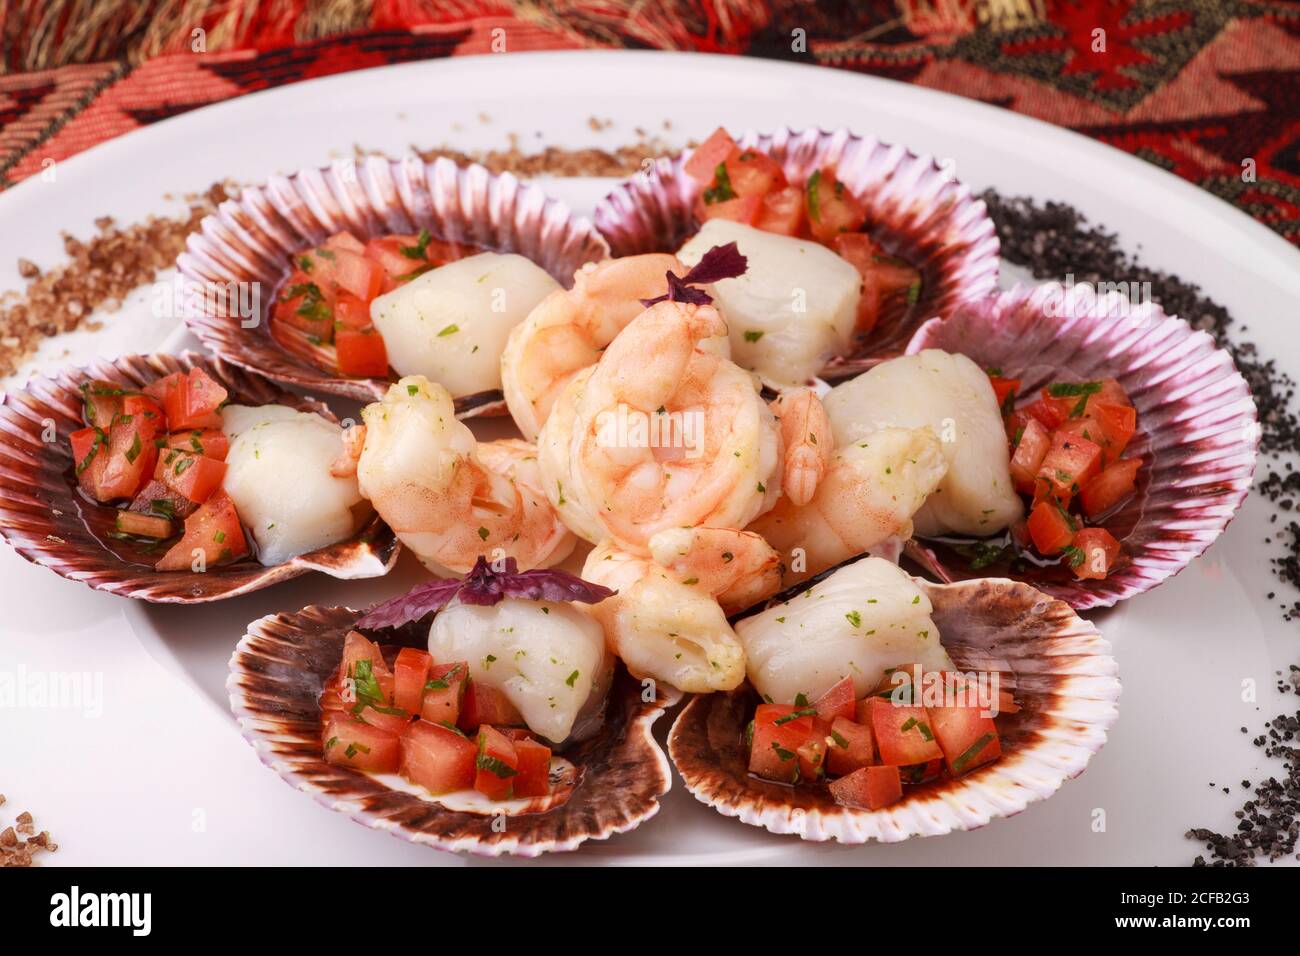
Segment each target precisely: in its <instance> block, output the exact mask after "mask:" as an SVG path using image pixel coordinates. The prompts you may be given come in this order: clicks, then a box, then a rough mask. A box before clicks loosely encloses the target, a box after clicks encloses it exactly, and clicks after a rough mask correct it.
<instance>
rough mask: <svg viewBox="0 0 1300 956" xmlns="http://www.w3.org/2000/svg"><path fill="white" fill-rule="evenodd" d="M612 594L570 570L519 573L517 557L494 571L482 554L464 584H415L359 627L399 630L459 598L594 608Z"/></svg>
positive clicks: (453, 581) (484, 603)
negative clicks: (573, 603)
mask: <svg viewBox="0 0 1300 956" xmlns="http://www.w3.org/2000/svg"><path fill="white" fill-rule="evenodd" d="M613 594H614V592H613V591H611V590H610V589H609V588H606V587H602V586H601V585H599V584H592V583H590V582H588V581H584V580H582V578H580V577H576V576H575V575H572V574H569V573H568V572H567V571H557V570H549V569H542V568H538V569H536V570H533V571H523V572H521V571H520V570H519V563H518V562H517V561H516V560H515V559H514V558H506V560H505V570H504V571H493V570H492V566H491V565H489V564H488V563H487V559H486V558H484V557H483V556H482V555H479V559H478V560H477V561H476V562H474V567H473V568H471V569H470V572H469V574H467V575H465V577H464V578H463V579H461V580H457V579H455V578H450V579H440V580H437V581H428V582H426V583H424V584H417V585H416V586H415V587H413V588H411V590H410V591H408V592H407V593H406V594H404V595H402V596H401V597H397V598H393V599H392V600H391V601H385V602H384V603H383V604H377V605H375V606H374V607H373V608H371V609H370V610H369V611H367V612H366V614H365V615H364V616H363V617H362V618H361V619H360V620H358V621H357V626H358V627H367V628H372V629H374V628H381V627H399V626H401V625H402V624H406V623H408V622H410V621H418V620H419V619H420V618H422V617H424V616H425V615H426V614H428V613H429V612H431V611H439V610H442V608H444V607H446V606H447V604H449V603H450V602H451V600H452V598H455V597H459V598H460V600H461V603H462V604H476V605H479V606H488V605H492V604H496V603H498V602H499V601H500V600H501V599H502V598H505V597H515V598H524V599H526V600H530V601H581V602H582V603H584V604H595V603H597V602H598V601H603V600H605V598H607V597H610V596H611V595H613Z"/></svg>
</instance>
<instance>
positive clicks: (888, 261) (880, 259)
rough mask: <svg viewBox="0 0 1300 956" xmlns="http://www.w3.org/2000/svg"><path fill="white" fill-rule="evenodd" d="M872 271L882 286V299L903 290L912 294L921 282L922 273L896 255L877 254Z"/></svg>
mask: <svg viewBox="0 0 1300 956" xmlns="http://www.w3.org/2000/svg"><path fill="white" fill-rule="evenodd" d="M871 271H872V274H873V275H874V276H875V277H876V282H877V284H878V285H879V286H880V297H881V298H882V299H887V298H889V297H890V296H891V295H898V294H899V293H901V292H907V293H908V294H909V295H910V294H912V291H913V290H914V289H918V287H919V286H920V284H921V273H920V272H918V271H917V270H916V269H915V268H913V267H912V266H910V265H908V264H907V263H906V262H904V261H903V260H902V259H899V258H898V257H896V256H885V255H878V256H876V259H875V263H874V265H873V266H872V270H871ZM918 291H919V289H918Z"/></svg>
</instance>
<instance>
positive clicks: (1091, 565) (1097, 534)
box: [1070, 528, 1119, 581]
mask: <svg viewBox="0 0 1300 956" xmlns="http://www.w3.org/2000/svg"><path fill="white" fill-rule="evenodd" d="M1074 547H1075V548H1077V549H1078V551H1079V553H1078V554H1077V555H1075V558H1077V561H1078V563H1075V560H1071V561H1070V567H1071V568H1073V570H1074V576H1075V577H1076V578H1078V579H1079V580H1085V579H1092V580H1095V581H1100V580H1101V579H1102V578H1104V577H1105V576H1106V575H1108V574H1109V573H1110V570H1111V568H1113V567H1114V566H1115V559H1116V558H1118V557H1119V542H1118V541H1116V540H1115V537H1114V535H1112V534H1111V533H1110V532H1109V531H1107V530H1106V529H1105V528H1084V529H1083V530H1082V531H1080V532H1079V533H1078V534H1077V535H1075V536H1074Z"/></svg>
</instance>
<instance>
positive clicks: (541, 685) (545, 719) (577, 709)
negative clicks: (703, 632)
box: [429, 598, 609, 743]
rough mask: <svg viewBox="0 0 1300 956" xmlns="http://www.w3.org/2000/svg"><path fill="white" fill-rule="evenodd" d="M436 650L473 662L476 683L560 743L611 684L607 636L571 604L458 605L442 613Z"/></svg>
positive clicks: (433, 633)
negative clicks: (495, 692) (496, 692)
mask: <svg viewBox="0 0 1300 956" xmlns="http://www.w3.org/2000/svg"><path fill="white" fill-rule="evenodd" d="M429 653H430V654H432V655H433V657H434V660H437V661H443V662H450V661H466V662H468V664H469V670H470V676H471V677H472V678H473V679H474V680H476V681H479V682H480V683H482V684H486V685H487V686H489V687H492V688H495V689H496V690H499V691H501V692H502V693H503V694H505V695H506V697H507V698H508V699H509V701H510V703H512V704H514V705H515V707H516V708H517V709H518V710H519V713H520V714H522V715H523V718H524V721H525V722H526V723H527V724H528V726H529V728H530V729H532V730H533V731H535V732H536V733H539V734H541V735H542V736H543V737H545V738H546V739H548V740H550V741H553V742H555V743H559V742H560V741H562V740H564V739H565V738H567V737H568V736H569V735H570V733H572V732H573V730H574V726H575V723H576V722H578V720H579V717H580V715H582V714H583V713H584V711H585V712H590V711H591V709H592V708H590V707H588V706H587V705H588V703H589V701H590V702H591V703H593V704H598V703H599V702H600V700H601V699H603V697H604V693H605V690H606V688H607V686H608V679H609V668H608V667H607V666H606V657H605V635H604V632H603V631H601V629H600V625H599V624H597V623H596V622H595V621H594V620H592V619H591V618H590V617H589V616H588V615H586V614H585V613H583V612H582V611H580V610H578V609H577V608H576V607H574V606H573V605H572V604H569V603H563V602H553V601H527V600H523V599H521V598H505V599H504V600H502V601H500V602H499V603H497V604H492V605H488V606H479V605H472V604H460V603H458V602H455V601H453V602H452V603H451V604H449V605H448V606H447V607H446V608H444V609H443V610H442V611H440V612H438V614H437V615H435V616H434V619H433V625H432V626H431V627H430V628H429Z"/></svg>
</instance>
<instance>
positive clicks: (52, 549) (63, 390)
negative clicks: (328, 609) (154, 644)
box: [0, 352, 400, 604]
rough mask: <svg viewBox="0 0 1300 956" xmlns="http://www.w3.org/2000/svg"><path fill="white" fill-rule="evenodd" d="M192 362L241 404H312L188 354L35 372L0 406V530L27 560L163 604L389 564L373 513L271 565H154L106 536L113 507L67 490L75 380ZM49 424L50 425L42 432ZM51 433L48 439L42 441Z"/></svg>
mask: <svg viewBox="0 0 1300 956" xmlns="http://www.w3.org/2000/svg"><path fill="white" fill-rule="evenodd" d="M191 368H202V369H203V370H204V371H206V372H207V373H208V374H209V375H211V376H212V377H213V378H214V379H216V380H217V381H218V382H220V383H221V384H222V385H224V386H225V387H226V389H227V390H228V391H229V392H230V395H231V397H232V398H233V399H235V400H237V401H239V402H242V403H246V404H249V405H266V404H270V403H277V404H282V405H289V406H291V407H293V408H297V409H299V410H300V411H307V412H315V413H316V414H318V415H321V416H323V417H325V418H328V419H329V420H330V421H336V420H337V419H335V417H334V415H333V413H331V412H330V410H329V409H328V408H326V407H325V406H324V405H322V404H321V403H320V402H317V401H314V400H312V399H310V398H303V397H301V396H298V395H292V394H290V393H288V392H285V391H282V390H281V389H279V388H277V387H276V386H274V385H273V384H271V383H270V382H268V381H267V380H266V379H264V378H261V377H260V376H257V375H250V374H249V373H247V372H245V371H243V370H242V369H239V368H235V367H233V366H230V365H227V364H225V363H224V362H222V361H220V360H213V359H210V358H207V357H206V356H202V355H199V354H198V353H195V352H183V353H181V354H180V355H166V354H155V355H127V356H123V357H122V358H119V359H114V360H113V361H111V362H105V361H101V362H96V363H95V364H94V365H91V366H89V367H88V368H74V369H68V370H65V371H62V372H60V373H59V374H58V375H56V376H55V377H54V378H37V379H33V380H32V381H31V382H29V383H28V384H27V387H26V388H25V389H23V390H21V391H11V392H9V393H8V394H6V395H5V396H4V402H3V405H2V406H0V536H3V537H4V539H5V540H6V541H8V542H9V544H10V545H12V546H13V548H14V550H15V551H17V552H18V553H19V554H21V555H22V556H23V557H24V558H26V559H27V560H28V561H31V562H32V563H34V564H41V565H44V566H45V567H47V568H49V569H50V570H52V571H54V572H55V573H56V574H59V575H62V576H63V577H65V578H70V579H71V580H73V581H81V582H83V583H84V584H86V585H89V586H90V587H92V588H94V589H95V590H97V591H108V592H110V593H112V594H120V595H122V596H123V597H131V598H140V599H141V600H144V601H153V602H156V603H168V604H198V603H201V602H204V601H218V600H222V599H224V598H230V597H236V596H238V595H240V594H247V593H249V592H250V591H256V590H259V589H261V588H264V587H269V586H270V585H272V584H275V583H277V582H279V581H285V580H287V579H289V578H295V577H298V576H299V575H301V574H306V573H307V572H309V571H323V572H325V573H326V574H328V575H330V576H331V577H336V578H373V577H379V576H381V575H384V574H387V573H388V572H389V571H390V570H391V569H392V567H393V565H394V564H395V563H396V562H397V554H398V551H399V550H400V545H398V543H397V539H396V537H395V536H394V535H393V532H392V531H390V530H389V528H388V526H387V525H386V524H384V523H383V521H382V520H380V518H379V517H378V516H375V517H374V518H373V519H372V520H371V521H370V522H369V523H368V524H367V525H366V526H365V527H364V528H362V529H361V530H360V531H358V532H357V533H356V534H355V535H353V536H352V537H351V538H349V539H348V540H347V541H342V542H339V543H338V544H332V545H329V546H328V547H324V548H320V549H318V550H316V551H310V552H308V553H307V554H303V555H299V556H298V557H296V558H293V559H292V560H290V561H287V562H285V563H284V564H279V565H276V566H275V567H269V568H268V567H263V566H262V565H260V564H257V563H256V562H255V561H249V560H245V561H240V562H237V563H235V564H231V565H224V566H220V567H212V568H209V569H208V570H207V571H205V572H202V573H199V572H194V571H155V570H153V567H152V562H153V560H154V559H155V558H156V557H157V555H153V556H145V555H142V554H136V555H134V557H133V556H132V554H131V549H132V548H134V547H136V546H134V545H129V544H118V543H117V542H113V541H112V539H111V538H109V536H108V533H109V532H110V531H112V530H113V527H114V525H113V521H114V517H115V515H116V510H117V509H115V508H113V507H112V506H110V505H101V504H97V503H95V502H94V501H91V500H90V499H89V498H86V497H84V496H83V495H82V494H81V493H80V491H79V490H78V488H77V479H76V476H75V474H74V470H73V464H74V463H73V460H72V453H71V448H70V446H69V444H68V436H69V435H70V434H71V433H72V432H74V431H76V430H77V429H79V428H81V427H83V422H82V418H81V415H82V398H81V392H80V390H79V389H80V386H81V384H82V383H83V382H87V381H90V380H92V379H101V380H105V381H111V382H118V383H121V384H122V385H124V386H127V387H129V388H141V387H143V386H145V385H148V384H149V383H150V382H152V381H155V380H156V379H159V378H162V377H163V376H166V375H170V374H171V373H173V372H180V371H186V370H188V369H191ZM50 429H53V431H52V432H51V431H50ZM48 435H53V436H54V437H53V439H52V440H48V441H47V440H45V439H46V437H47V436H48Z"/></svg>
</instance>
